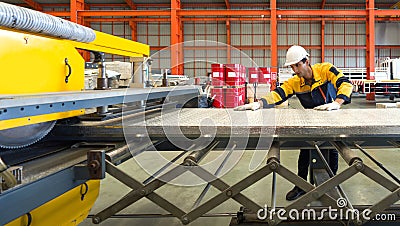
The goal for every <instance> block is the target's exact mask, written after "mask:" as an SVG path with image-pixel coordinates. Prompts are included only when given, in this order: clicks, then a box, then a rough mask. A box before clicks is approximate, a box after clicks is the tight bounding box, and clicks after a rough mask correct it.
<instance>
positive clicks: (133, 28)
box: [129, 21, 137, 41]
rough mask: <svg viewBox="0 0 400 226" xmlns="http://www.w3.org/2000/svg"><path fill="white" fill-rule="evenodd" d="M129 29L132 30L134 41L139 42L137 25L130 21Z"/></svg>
mask: <svg viewBox="0 0 400 226" xmlns="http://www.w3.org/2000/svg"><path fill="white" fill-rule="evenodd" d="M129 27H130V28H131V36H132V41H137V23H136V22H134V21H129Z"/></svg>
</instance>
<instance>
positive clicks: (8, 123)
mask: <svg viewBox="0 0 400 226" xmlns="http://www.w3.org/2000/svg"><path fill="white" fill-rule="evenodd" d="M0 11H1V12H2V13H1V14H0V40H1V42H0V49H1V52H0V68H1V70H2V74H1V76H0V95H3V96H4V95H7V94H13V95H14V94H39V93H50V92H60V91H81V90H83V88H84V66H85V62H84V59H83V58H82V56H81V55H80V54H79V53H78V51H77V50H78V49H83V50H88V51H92V52H95V53H98V52H104V53H110V54H117V55H123V56H129V57H143V56H148V55H149V51H150V50H149V46H148V45H145V44H141V43H137V42H134V41H130V40H127V39H123V38H119V37H115V36H112V35H108V34H105V33H101V32H97V31H94V30H92V29H90V28H87V27H84V26H81V25H78V24H74V23H71V22H69V21H66V20H63V19H60V18H56V17H53V16H51V15H47V14H44V13H40V12H37V11H33V10H30V9H26V8H22V7H17V6H14V5H9V4H6V3H0ZM38 107H39V106H38ZM0 108H1V106H0ZM24 110H25V109H24V108H21V109H20V111H21V112H22V111H24ZM1 113H2V114H6V113H7V112H1V111H0V114H1ZM82 114H84V110H83V109H78V110H72V111H63V112H57V113H51V114H43V115H35V116H31V117H16V118H13V119H8V120H2V121H0V147H5V148H18V147H23V146H26V145H29V144H32V143H34V142H36V141H37V140H39V139H41V138H42V137H44V136H45V135H46V134H47V133H48V132H49V131H50V130H51V129H52V127H53V126H54V124H55V122H54V121H55V120H57V119H62V118H68V117H72V116H77V115H82Z"/></svg>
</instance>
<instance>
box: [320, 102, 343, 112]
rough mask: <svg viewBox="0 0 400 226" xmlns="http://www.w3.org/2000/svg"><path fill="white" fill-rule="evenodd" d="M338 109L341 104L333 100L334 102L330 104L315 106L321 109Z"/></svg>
mask: <svg viewBox="0 0 400 226" xmlns="http://www.w3.org/2000/svg"><path fill="white" fill-rule="evenodd" d="M338 109H340V104H339V103H338V102H336V101H333V102H332V103H329V104H323V105H320V106H317V107H315V108H314V110H319V111H332V110H338Z"/></svg>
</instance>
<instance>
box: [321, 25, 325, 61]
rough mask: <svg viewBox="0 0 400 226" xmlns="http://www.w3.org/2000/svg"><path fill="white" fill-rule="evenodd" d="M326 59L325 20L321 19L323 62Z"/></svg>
mask: <svg viewBox="0 0 400 226" xmlns="http://www.w3.org/2000/svg"><path fill="white" fill-rule="evenodd" d="M324 61H325V20H324V19H322V20H321V62H324Z"/></svg>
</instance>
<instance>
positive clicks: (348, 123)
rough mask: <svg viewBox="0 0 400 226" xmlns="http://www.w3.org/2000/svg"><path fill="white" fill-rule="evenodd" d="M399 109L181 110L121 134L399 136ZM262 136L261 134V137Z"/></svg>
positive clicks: (134, 126)
mask: <svg viewBox="0 0 400 226" xmlns="http://www.w3.org/2000/svg"><path fill="white" fill-rule="evenodd" d="M399 115H400V109H341V110H338V111H329V112H327V111H315V110H311V109H265V110H258V111H233V110H232V109H181V110H177V111H173V112H169V113H164V114H161V116H158V117H155V118H151V119H148V120H146V121H145V123H143V122H140V123H132V124H128V125H127V124H125V126H126V127H125V128H127V127H129V129H126V130H125V131H129V132H132V133H135V132H137V133H141V132H143V131H146V133H147V134H148V135H149V136H157V135H158V136H159V135H162V134H166V135H169V136H174V135H181V134H184V135H187V136H191V135H193V136H196V135H199V134H200V131H201V132H202V134H207V133H210V134H215V135H216V136H235V135H237V136H247V134H249V135H250V136H258V135H260V134H262V133H265V132H268V133H271V135H274V136H277V137H303V138H310V139H311V138H319V137H321V138H323V137H339V138H346V137H364V138H365V137H374V136H375V137H376V136H378V137H379V136H380V137H400V118H399V117H398V116H399ZM264 135H265V134H264Z"/></svg>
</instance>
